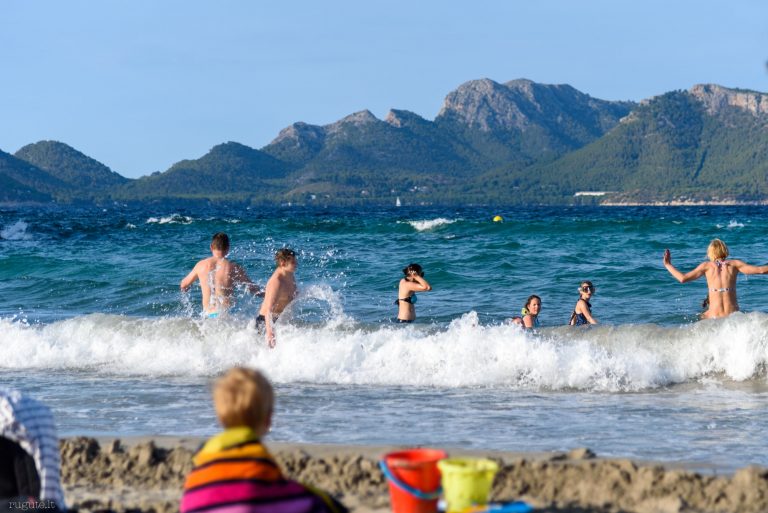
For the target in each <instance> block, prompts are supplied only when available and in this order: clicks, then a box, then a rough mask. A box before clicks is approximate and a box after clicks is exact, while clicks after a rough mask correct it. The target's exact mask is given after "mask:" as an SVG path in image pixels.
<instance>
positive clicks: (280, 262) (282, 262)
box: [256, 248, 298, 347]
mask: <svg viewBox="0 0 768 513" xmlns="http://www.w3.org/2000/svg"><path fill="white" fill-rule="evenodd" d="M275 263H276V264H277V269H275V272H274V273H272V277H270V278H269V281H268V282H267V286H266V287H265V288H264V302H263V303H262V304H261V308H260V309H259V316H258V317H257V318H256V324H257V325H261V324H264V326H265V328H266V331H267V343H268V344H269V347H275V343H276V341H275V332H274V329H273V324H274V322H275V320H276V319H277V316H278V315H280V314H281V313H283V310H285V307H287V306H288V304H289V303H290V302H291V301H293V298H295V297H296V276H295V273H296V266H297V265H298V263H297V262H296V253H295V252H294V251H293V250H292V249H288V248H283V249H281V250H279V251H278V252H277V253H276V254H275Z"/></svg>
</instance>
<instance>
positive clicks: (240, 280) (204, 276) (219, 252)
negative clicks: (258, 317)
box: [180, 232, 259, 319]
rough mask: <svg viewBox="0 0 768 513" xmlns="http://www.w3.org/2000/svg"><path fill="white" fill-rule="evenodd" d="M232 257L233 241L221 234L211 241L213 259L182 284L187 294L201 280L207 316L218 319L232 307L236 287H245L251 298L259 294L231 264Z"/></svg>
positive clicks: (243, 272)
mask: <svg viewBox="0 0 768 513" xmlns="http://www.w3.org/2000/svg"><path fill="white" fill-rule="evenodd" d="M227 253H229V237H228V236H227V234H226V233H222V232H219V233H217V234H215V235H214V236H213V239H212V240H211V254H212V255H213V256H211V257H208V258H204V259H203V260H200V261H199V262H198V263H197V264H196V265H195V267H194V268H193V269H192V271H191V272H190V273H189V274H188V275H187V276H186V278H184V279H183V280H181V285H180V286H181V290H182V291H186V290H188V289H189V287H190V286H191V285H192V284H193V283H194V282H195V280H200V289H201V290H202V292H203V315H204V316H205V317H208V318H211V319H213V318H216V317H218V316H219V315H220V314H221V313H223V312H224V311H225V310H226V309H227V308H229V307H230V306H231V305H232V295H233V294H234V291H235V285H238V284H245V285H247V286H248V291H249V292H250V293H251V294H256V295H258V294H259V286H258V285H256V284H255V283H253V282H252V281H251V279H250V278H249V277H248V275H247V274H246V272H245V270H244V269H243V268H242V267H240V266H239V265H237V264H236V263H234V262H230V261H229V260H227Z"/></svg>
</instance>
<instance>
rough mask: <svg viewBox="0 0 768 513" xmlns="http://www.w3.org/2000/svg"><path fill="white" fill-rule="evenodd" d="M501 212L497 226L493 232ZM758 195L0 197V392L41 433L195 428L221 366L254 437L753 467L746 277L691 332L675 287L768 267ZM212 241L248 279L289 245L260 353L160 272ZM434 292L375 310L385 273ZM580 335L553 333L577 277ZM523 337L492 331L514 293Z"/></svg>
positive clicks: (765, 288) (692, 322) (755, 322)
mask: <svg viewBox="0 0 768 513" xmlns="http://www.w3.org/2000/svg"><path fill="white" fill-rule="evenodd" d="M496 214H500V215H502V216H503V217H504V218H505V222H503V223H493V222H492V221H491V219H492V217H493V216H494V215H496ZM766 228H768V210H767V209H764V208H758V207H701V208H650V207H649V208H530V209H514V210H511V209H510V210H504V209H499V210H494V211H488V210H486V209H472V208H467V209H460V210H455V209H408V208H392V209H388V210H373V211H370V210H363V209H360V210H334V209H330V210H319V209H315V210H303V209H296V208H283V209H278V210H275V211H268V210H245V209H244V210H237V211H236V210H227V211H222V210H208V211H181V210H176V211H168V210H157V211H155V210H152V209H141V210H136V209H127V208H114V209H91V210H87V209H86V210H80V209H63V208H62V209H15V210H14V209H5V210H0V291H1V292H2V297H3V298H4V301H3V302H2V304H0V356H2V357H1V358H0V375H2V377H1V378H0V384H4V385H11V386H16V387H19V388H23V389H27V390H30V391H32V392H34V393H35V394H36V395H37V396H38V397H39V398H41V399H43V400H44V401H46V402H47V403H48V404H50V405H51V406H52V407H53V409H54V411H55V413H56V417H57V421H58V426H59V431H60V433H61V434H63V435H74V434H91V435H117V436H120V435H134V434H172V435H173V434H175V435H208V434H211V433H213V432H214V431H215V430H216V424H215V419H214V417H213V412H212V408H211V406H210V401H209V398H208V387H209V383H210V380H211V378H212V377H213V376H215V375H216V374H217V373H218V372H220V371H221V370H223V369H226V368H227V367H229V366H231V365H233V364H247V365H253V366H256V367H259V368H261V369H263V370H264V371H265V372H266V373H267V374H268V375H269V376H270V378H271V379H272V380H273V381H274V382H275V383H276V386H277V391H278V401H279V402H278V407H277V416H276V420H275V425H274V428H273V432H272V433H271V438H272V439H274V440H282V441H304V442H327V443H369V444H405V445H410V444H426V445H435V446H444V447H476V448H491V449H493V448H496V449H509V450H543V451H548V450H562V449H570V448H573V447H577V446H588V447H590V448H592V449H593V450H595V451H596V452H597V453H598V454H601V455H613V456H632V457H636V458H643V459H661V460H686V461H693V462H695V463H697V464H700V465H701V466H702V467H704V466H707V465H714V466H715V467H717V468H724V469H733V468H736V467H738V466H742V465H744V464H747V463H760V464H764V465H768V452H767V451H766V450H765V448H764V446H765V441H766V436H765V434H764V433H765V432H767V431H766V430H767V428H768V415H766V413H768V402H767V399H768V386H766V370H765V368H766V361H768V314H766V313H763V312H768V276H750V277H742V278H740V279H739V284H738V288H739V300H740V304H741V306H742V309H743V311H744V313H739V314H736V315H733V316H731V317H730V318H728V319H722V320H716V321H704V322H696V319H697V318H698V314H699V312H700V311H701V308H700V304H701V300H702V299H703V298H704V297H705V295H706V286H705V283H704V281H701V282H699V283H692V284H686V285H680V284H678V283H677V282H676V281H675V280H674V279H673V278H672V277H671V276H670V275H669V274H668V273H667V272H666V270H665V269H664V268H663V266H662V265H661V257H662V252H663V250H664V248H670V249H671V250H672V255H673V261H674V263H675V264H676V265H677V266H678V267H679V268H681V269H684V270H688V269H690V268H692V267H694V266H695V265H696V264H698V263H699V262H701V261H702V260H704V259H705V250H706V246H707V244H708V242H709V240H710V239H711V238H713V237H720V238H722V239H723V240H725V241H726V242H727V243H728V244H729V246H730V247H731V255H732V257H734V258H741V259H744V260H746V261H748V262H753V263H761V264H762V263H766V262H768V244H766V241H765V236H764V235H765V233H766ZM216 231H226V232H227V233H229V235H230V237H231V238H232V243H233V248H232V252H231V255H230V257H231V258H232V259H233V260H236V261H238V262H239V263H241V264H242V265H243V266H244V267H245V268H246V269H247V271H248V272H249V274H250V275H251V277H252V278H253V279H254V280H255V281H257V282H258V283H261V284H264V283H265V282H266V279H267V278H268V277H269V274H270V273H271V271H272V269H273V266H274V263H273V260H272V257H273V254H274V252H275V250H276V249H278V248H280V247H283V246H289V247H292V248H294V249H295V250H297V252H298V254H299V270H298V273H297V277H298V281H299V284H300V288H301V296H300V297H299V298H298V299H297V301H295V303H294V305H293V307H292V308H291V309H290V310H289V311H288V312H287V313H286V315H284V316H282V317H281V319H280V321H279V323H278V328H277V329H278V346H277V348H276V349H275V350H269V349H268V348H267V347H266V345H265V344H264V341H263V340H262V338H261V337H260V336H259V334H258V333H257V332H256V330H255V326H254V323H253V317H254V316H255V314H256V311H257V309H258V306H259V299H257V298H252V297H250V296H248V295H247V294H245V293H240V294H238V303H237V306H236V308H235V309H234V311H233V312H232V315H230V316H228V317H225V318H221V319H219V320H213V321H211V320H202V319H201V318H200V315H199V289H197V288H194V289H193V290H192V292H191V293H190V294H188V295H185V294H182V293H181V292H179V290H178V283H179V281H180V280H181V278H183V277H184V275H186V273H187V272H189V270H190V269H191V268H192V266H193V265H194V263H195V262H196V261H197V260H199V259H200V258H204V257H206V256H208V254H209V252H208V244H209V242H210V237H211V235H212V234H213V233H214V232H216ZM410 262H418V263H420V264H421V265H422V266H423V267H424V269H425V272H426V277H427V279H428V280H429V281H430V282H431V284H432V285H433V287H434V291H433V292H430V293H427V294H422V295H421V297H420V300H419V302H418V304H417V306H416V308H417V315H418V321H417V323H415V324H414V325H410V326H405V327H404V326H400V325H397V324H395V323H393V322H392V319H393V317H394V316H395V314H396V307H395V305H393V301H394V299H395V298H396V292H397V289H396V285H397V282H398V280H399V278H400V277H401V276H402V274H401V269H402V268H403V267H404V266H405V265H407V264H408V263H410ZM584 279H589V280H592V281H593V283H594V284H595V285H596V286H597V293H596V294H595V297H594V300H593V302H592V303H593V313H594V315H595V317H597V318H598V319H599V320H600V321H601V323H602V324H601V325H600V326H597V327H591V328H570V327H566V326H564V324H565V323H566V322H567V320H568V318H569V316H570V312H571V310H572V309H573V306H574V304H575V302H576V299H577V296H578V294H577V292H576V289H577V287H578V285H579V283H580V281H581V280H584ZM534 293H535V294H538V295H540V296H541V297H542V303H543V307H542V313H541V316H540V319H541V321H542V325H543V327H542V329H540V330H539V331H538V332H536V333H525V332H522V331H521V330H519V329H518V328H516V327H514V326H511V325H508V324H506V323H505V322H504V321H505V319H507V318H509V317H511V316H512V315H516V314H519V312H520V308H521V307H522V305H523V303H524V301H525V298H526V297H528V296H529V295H530V294H534Z"/></svg>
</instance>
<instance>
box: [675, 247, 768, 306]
mask: <svg viewBox="0 0 768 513" xmlns="http://www.w3.org/2000/svg"><path fill="white" fill-rule="evenodd" d="M707 257H708V258H709V262H702V263H701V264H699V265H698V267H696V268H695V269H693V270H692V271H689V272H687V273H685V274H683V273H681V272H680V271H678V270H677V269H676V268H675V266H673V265H672V255H671V253H670V252H669V250H668V249H667V250H665V251H664V267H666V268H667V271H669V273H670V274H671V275H672V276H674V277H675V279H676V280H677V281H679V282H680V283H686V282H689V281H693V280H696V279H698V278H701V277H702V276H706V277H707V287H708V288H709V290H708V294H709V296H708V297H709V309H708V310H707V311H706V312H704V313H703V314H702V316H701V317H702V318H704V319H714V318H717V317H726V316H728V315H730V314H732V313H733V312H737V311H738V310H739V303H738V301H737V299H736V277H737V276H738V274H739V273H743V274H768V265H761V266H757V265H749V264H747V263H746V262H742V261H741V260H726V258H728V246H726V245H725V242H723V241H721V240H720V239H714V240H713V241H712V242H710V243H709V247H708V248H707Z"/></svg>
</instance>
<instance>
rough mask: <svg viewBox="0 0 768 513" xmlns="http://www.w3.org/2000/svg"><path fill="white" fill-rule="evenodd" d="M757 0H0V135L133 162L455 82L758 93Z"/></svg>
mask: <svg viewBox="0 0 768 513" xmlns="http://www.w3.org/2000/svg"><path fill="white" fill-rule="evenodd" d="M767 60H768V2H765V0H741V1H737V2H722V1H721V0H717V1H715V0H696V1H691V0H675V1H670V0H642V1H639V0H638V1H628V0H627V1H620V0H581V1H577V0H551V1H550V0H535V1H534V0H531V1H517V0H505V1H501V0H499V1H483V0H478V1H476V2H471V3H470V2H468V1H463V2H459V1H454V0H440V1H433V0H424V1H419V0H416V1H413V0H410V1H401V0H389V1H387V2H376V1H360V0H355V1H352V0H350V1H334V0H323V1H317V0H315V1H305V2H298V1H291V0H281V1H280V2H259V1H250V0H217V1H199V0H110V1H94V0H87V1H86V0H68V1H66V2H62V1H61V0H36V1H29V0H2V1H1V2H0V150H2V151H5V152H8V153H15V152H16V151H17V150H18V149H19V148H21V147H22V146H24V145H26V144H29V143H33V142H37V141H41V140H57V141H61V142H64V143H66V144H68V145H70V146H72V147H74V148H75V149H77V150H79V151H81V152H83V153H85V154H86V155H88V156H90V157H92V158H94V159H96V160H98V161H100V162H102V163H104V164H106V165H107V166H109V167H110V168H111V169H112V170H113V171H117V172H118V173H120V174H122V175H124V176H128V177H132V178H135V177H139V176H141V175H146V174H150V173H152V172H154V171H164V170H166V169H168V168H169V167H170V166H171V165H172V164H174V163H175V162H178V161H179V160H182V159H196V158H199V157H201V156H202V155H204V154H205V153H207V152H208V150H209V149H210V148H212V147H213V146H215V145H217V144H220V143H223V142H227V141H236V142H239V143H242V144H245V145H248V146H251V147H253V148H261V147H263V146H265V145H267V144H268V143H269V142H270V141H271V140H272V139H274V138H275V137H276V136H277V134H278V133H279V131H280V130H281V129H283V128H285V127H287V126H289V125H291V124H292V123H295V122H298V121H303V122H306V123H311V124H316V125H325V124H329V123H333V122H334V121H337V120H338V119H341V118H343V117H344V116H347V115H349V114H351V113H353V112H357V111H360V110H364V109H368V110H370V111H371V112H373V114H374V115H376V116H377V117H379V118H384V117H385V116H386V114H387V112H388V111H389V109H391V108H395V109H405V110H410V111H413V112H415V113H417V114H419V115H420V116H423V117H425V118H427V119H434V117H435V116H436V115H437V113H438V112H439V111H440V107H441V105H442V102H443V99H444V98H445V96H446V95H447V94H448V93H449V92H451V91H452V90H454V89H456V88H457V87H458V86H459V85H461V84H462V83H464V82H467V81H469V80H474V79H480V78H490V79H492V80H495V81H497V82H507V81H509V80H513V79H516V78H528V79H530V80H533V81H535V82H541V83H547V84H570V85H572V86H573V87H575V88H576V89H579V90H580V91H582V92H585V93H587V94H589V95H591V96H593V97H596V98H601V99H606V100H635V101H638V100H641V99H644V98H649V97H651V96H655V95H658V94H662V93H665V92H667V91H671V90H676V89H688V88H690V87H691V86H693V85H695V84H698V83H716V84H720V85H724V86H727V87H736V88H742V89H752V90H757V91H768V72H767V70H766V61H767Z"/></svg>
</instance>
